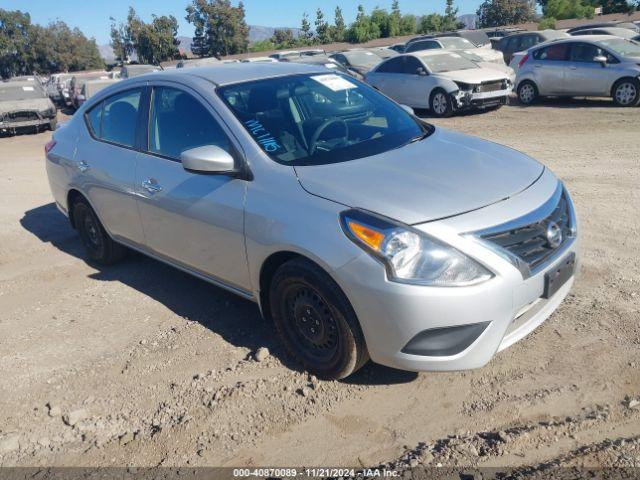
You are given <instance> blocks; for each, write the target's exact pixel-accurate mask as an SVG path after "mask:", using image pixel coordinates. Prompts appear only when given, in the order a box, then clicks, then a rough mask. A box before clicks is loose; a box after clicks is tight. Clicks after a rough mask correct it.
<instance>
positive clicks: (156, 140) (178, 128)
mask: <svg viewBox="0 0 640 480" xmlns="http://www.w3.org/2000/svg"><path fill="white" fill-rule="evenodd" d="M204 145H216V146H218V147H220V148H222V149H223V150H226V151H230V145H229V139H228V138H227V136H226V134H225V133H224V131H223V130H222V128H221V127H220V125H219V124H218V122H217V121H216V120H215V119H214V118H213V117H212V116H211V114H210V113H209V112H208V111H207V109H206V108H205V107H204V106H203V105H202V104H201V103H200V102H199V101H198V100H196V99H195V98H194V97H193V96H191V95H190V94H188V93H186V92H184V91H182V90H178V89H176V88H170V87H156V88H154V89H153V100H152V103H151V115H150V118H149V151H150V152H152V153H157V154H159V155H162V156H164V157H169V158H172V159H174V160H179V159H180V154H181V153H182V152H184V151H185V150H189V149H191V148H195V147H201V146H204Z"/></svg>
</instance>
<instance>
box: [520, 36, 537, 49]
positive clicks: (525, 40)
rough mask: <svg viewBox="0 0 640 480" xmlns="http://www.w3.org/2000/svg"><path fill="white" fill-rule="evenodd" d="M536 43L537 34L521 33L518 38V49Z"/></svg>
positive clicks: (529, 46) (527, 47)
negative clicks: (520, 36)
mask: <svg viewBox="0 0 640 480" xmlns="http://www.w3.org/2000/svg"><path fill="white" fill-rule="evenodd" d="M537 44H538V36H537V35H523V36H522V38H521V39H520V50H528V49H529V48H531V47H533V46H534V45H537Z"/></svg>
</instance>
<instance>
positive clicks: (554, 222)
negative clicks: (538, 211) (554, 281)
mask: <svg viewBox="0 0 640 480" xmlns="http://www.w3.org/2000/svg"><path fill="white" fill-rule="evenodd" d="M566 195H567V194H566V192H564V191H563V192H562V194H561V195H560V198H559V200H558V203H557V205H556V206H555V208H554V209H553V211H552V212H551V214H549V215H548V216H547V217H546V218H544V219H542V220H540V221H538V222H535V223H531V224H529V225H525V226H523V227H518V228H514V229H510V230H505V231H501V232H498V233H490V234H486V235H483V236H482V238H483V239H485V240H488V241H490V242H492V243H494V244H495V245H497V246H499V247H502V248H504V249H506V250H508V251H509V252H510V253H512V254H513V255H515V256H516V257H518V258H520V259H521V260H523V261H524V262H526V264H527V265H528V266H529V269H530V270H534V269H535V268H536V267H538V266H540V265H541V264H543V263H544V262H545V260H547V259H548V258H549V257H551V256H552V255H553V254H554V253H555V252H556V251H558V250H560V249H561V248H562V247H563V246H564V245H565V243H566V242H567V241H569V239H570V238H572V237H573V235H574V231H573V228H574V226H573V225H571V221H572V215H571V211H570V208H571V207H570V206H569V201H568V199H567V197H566ZM558 230H559V232H560V234H561V237H558Z"/></svg>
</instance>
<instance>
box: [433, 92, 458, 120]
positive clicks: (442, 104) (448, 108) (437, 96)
mask: <svg viewBox="0 0 640 480" xmlns="http://www.w3.org/2000/svg"><path fill="white" fill-rule="evenodd" d="M429 110H431V113H432V114H433V115H434V116H436V117H440V118H444V117H450V116H451V115H452V114H453V103H452V102H451V95H449V94H448V93H447V92H445V91H444V90H443V89H441V88H437V89H435V90H434V91H433V93H432V94H431V98H430V99H429Z"/></svg>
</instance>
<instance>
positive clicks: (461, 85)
mask: <svg viewBox="0 0 640 480" xmlns="http://www.w3.org/2000/svg"><path fill="white" fill-rule="evenodd" d="M454 83H455V84H456V85H457V86H458V88H459V89H460V90H461V91H463V92H470V91H472V90H473V87H474V85H471V84H469V83H464V82H454Z"/></svg>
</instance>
